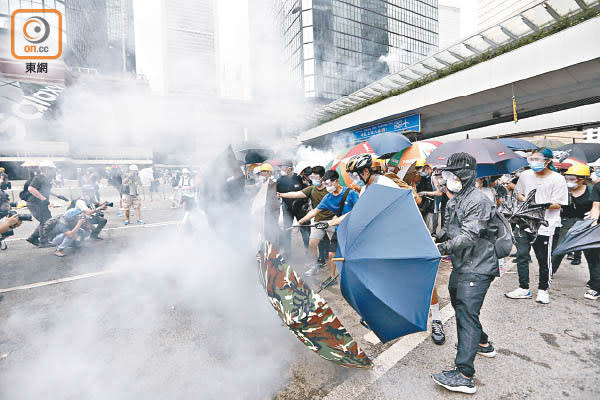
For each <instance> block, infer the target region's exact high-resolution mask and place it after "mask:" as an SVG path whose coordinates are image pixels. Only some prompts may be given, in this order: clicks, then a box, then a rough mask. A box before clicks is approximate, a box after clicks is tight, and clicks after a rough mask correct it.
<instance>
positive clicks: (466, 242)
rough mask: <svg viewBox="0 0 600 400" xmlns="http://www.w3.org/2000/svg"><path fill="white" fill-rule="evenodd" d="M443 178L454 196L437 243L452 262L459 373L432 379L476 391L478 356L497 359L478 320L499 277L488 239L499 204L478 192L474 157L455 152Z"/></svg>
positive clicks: (456, 388) (445, 373)
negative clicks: (495, 280) (485, 301)
mask: <svg viewBox="0 0 600 400" xmlns="http://www.w3.org/2000/svg"><path fill="white" fill-rule="evenodd" d="M442 176H443V178H444V179H446V184H447V187H448V190H449V191H451V192H452V193H453V194H454V196H453V197H452V199H451V200H450V201H448V205H447V206H446V210H447V211H446V224H445V225H444V229H443V230H442V231H441V232H440V234H438V235H437V236H436V239H437V241H438V242H440V243H439V244H438V249H439V251H440V254H442V255H444V254H447V255H450V256H451V258H452V273H451V275H450V282H449V284H448V291H449V292H450V301H451V303H452V307H453V308H454V310H455V312H456V330H457V334H458V335H457V336H458V345H457V352H456V359H455V361H454V363H455V366H456V367H455V369H453V370H450V371H442V372H441V373H438V374H433V375H432V378H433V380H434V382H435V383H437V384H438V385H440V386H442V387H444V388H446V389H448V390H451V391H454V392H462V393H475V392H476V391H477V387H476V386H475V383H474V382H473V376H474V375H475V366H474V363H473V362H474V360H475V356H476V355H477V354H481V355H483V356H485V357H494V356H495V355H496V351H495V350H494V347H493V346H492V342H490V341H489V340H488V336H487V334H486V333H485V332H484V331H483V328H482V326H481V322H480V320H479V313H480V311H481V307H482V305H483V301H484V299H485V296H486V294H487V291H488V289H489V287H490V284H491V283H492V281H493V280H494V278H496V277H497V276H500V272H499V268H498V258H497V257H496V252H495V247H494V242H495V241H493V240H491V239H490V238H488V237H486V234H487V233H488V230H489V225H490V223H491V221H492V219H493V218H494V215H495V214H494V204H493V203H492V202H491V201H490V199H488V198H487V197H486V195H485V194H483V193H482V192H481V191H480V190H477V189H476V188H475V178H476V176H477V162H476V161H475V158H474V157H473V156H472V155H470V154H468V153H455V154H452V155H451V156H450V157H449V158H448V163H447V165H446V167H444V168H443V169H442Z"/></svg>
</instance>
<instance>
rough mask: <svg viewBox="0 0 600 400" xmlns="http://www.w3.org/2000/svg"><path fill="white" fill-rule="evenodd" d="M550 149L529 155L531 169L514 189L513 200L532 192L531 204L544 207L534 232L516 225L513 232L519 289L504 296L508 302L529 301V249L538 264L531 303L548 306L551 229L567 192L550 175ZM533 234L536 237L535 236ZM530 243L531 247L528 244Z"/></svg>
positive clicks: (558, 223)
mask: <svg viewBox="0 0 600 400" xmlns="http://www.w3.org/2000/svg"><path fill="white" fill-rule="evenodd" d="M553 156H554V154H553V153H552V150H550V149H540V150H537V151H535V152H533V153H532V154H531V155H530V156H529V158H528V159H527V161H528V163H529V166H530V168H531V169H529V170H527V171H523V172H522V173H521V175H520V177H519V181H518V182H517V186H516V187H515V192H516V193H517V199H518V200H519V201H520V202H524V201H525V199H526V198H527V196H528V195H529V193H530V192H531V191H532V190H534V189H535V190H536V192H535V202H536V203H537V204H546V205H547V206H548V207H547V208H546V211H545V215H544V219H545V221H546V222H547V224H546V225H540V228H539V229H538V231H537V232H529V230H528V229H527V228H521V227H520V226H518V225H517V228H516V229H515V231H514V234H515V242H516V247H517V270H518V273H519V287H518V288H517V289H515V290H513V291H511V292H509V293H505V296H506V297H508V298H510V299H530V298H531V297H532V296H531V291H530V290H529V252H530V251H531V248H532V247H533V251H534V253H535V258H536V259H537V262H538V264H539V283H538V293H537V297H536V299H535V301H536V302H538V303H540V304H548V303H550V294H549V293H548V290H549V288H550V282H551V281H552V262H551V255H552V250H553V249H554V247H555V246H556V244H557V242H558V235H555V234H554V233H555V229H556V228H559V227H560V226H561V219H560V210H561V208H562V206H566V205H567V204H569V191H568V188H567V182H566V181H565V178H564V177H563V176H562V175H561V174H559V173H558V172H554V171H553V167H552V158H553ZM536 233H537V235H536ZM532 243H533V244H532Z"/></svg>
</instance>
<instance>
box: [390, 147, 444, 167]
mask: <svg viewBox="0 0 600 400" xmlns="http://www.w3.org/2000/svg"><path fill="white" fill-rule="evenodd" d="M440 145H441V143H440V142H434V141H423V142H416V143H414V144H413V145H412V146H410V147H409V148H407V149H406V150H403V151H401V152H398V153H396V154H394V155H393V156H392V158H391V159H390V161H389V162H388V165H391V166H394V167H398V168H404V167H410V166H411V165H412V164H413V163H414V162H416V161H418V160H422V159H425V158H427V157H428V156H429V155H430V154H431V152H432V151H434V150H435V149H436V148H438V147H439V146H440Z"/></svg>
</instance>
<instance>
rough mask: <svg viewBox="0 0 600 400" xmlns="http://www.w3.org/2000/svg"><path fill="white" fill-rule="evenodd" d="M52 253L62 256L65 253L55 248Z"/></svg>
mask: <svg viewBox="0 0 600 400" xmlns="http://www.w3.org/2000/svg"><path fill="white" fill-rule="evenodd" d="M54 255H55V256H56V257H64V256H65V253H63V252H62V251H61V250H56V251H55V252H54Z"/></svg>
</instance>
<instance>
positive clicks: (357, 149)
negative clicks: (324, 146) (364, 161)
mask: <svg viewBox="0 0 600 400" xmlns="http://www.w3.org/2000/svg"><path fill="white" fill-rule="evenodd" d="M357 154H375V151H374V150H373V148H372V147H371V145H370V144H369V143H368V142H362V143H359V144H357V145H356V146H353V147H351V148H349V149H348V150H346V151H343V152H341V153H340V154H338V155H337V157H336V159H335V160H333V165H332V166H331V167H330V168H331V169H333V170H335V169H336V168H337V167H338V164H339V163H340V162H346V163H347V162H348V160H349V159H350V158H351V157H352V156H355V155H357Z"/></svg>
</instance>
